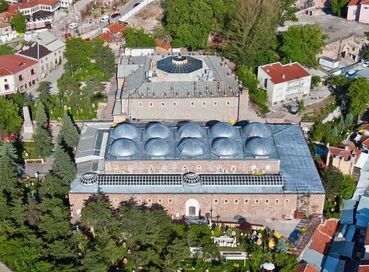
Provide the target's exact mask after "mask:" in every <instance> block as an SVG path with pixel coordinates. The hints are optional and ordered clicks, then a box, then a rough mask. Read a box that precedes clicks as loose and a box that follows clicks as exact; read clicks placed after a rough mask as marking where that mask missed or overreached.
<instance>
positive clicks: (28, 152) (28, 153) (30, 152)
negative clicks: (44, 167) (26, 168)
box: [22, 142, 41, 160]
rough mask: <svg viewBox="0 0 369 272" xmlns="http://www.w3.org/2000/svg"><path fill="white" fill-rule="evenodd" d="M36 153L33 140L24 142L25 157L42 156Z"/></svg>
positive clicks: (34, 157)
mask: <svg viewBox="0 0 369 272" xmlns="http://www.w3.org/2000/svg"><path fill="white" fill-rule="evenodd" d="M36 154H37V152H36V148H35V144H34V143H33V142H27V143H23V153H22V157H23V159H25V160H26V159H41V157H38V156H37V155H36Z"/></svg>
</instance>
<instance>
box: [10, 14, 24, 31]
mask: <svg viewBox="0 0 369 272" xmlns="http://www.w3.org/2000/svg"><path fill="white" fill-rule="evenodd" d="M10 24H11V26H12V27H13V28H14V29H15V31H17V32H18V33H24V32H26V30H27V26H26V17H25V16H24V15H23V14H22V13H20V12H18V13H17V14H16V15H15V16H14V17H13V18H12V19H11V20H10Z"/></svg>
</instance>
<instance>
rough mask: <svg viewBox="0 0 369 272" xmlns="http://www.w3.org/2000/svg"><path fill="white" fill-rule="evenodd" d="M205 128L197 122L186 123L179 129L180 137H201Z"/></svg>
mask: <svg viewBox="0 0 369 272" xmlns="http://www.w3.org/2000/svg"><path fill="white" fill-rule="evenodd" d="M205 133H206V132H205V129H204V128H203V127H202V126H200V125H199V124H197V123H186V124H184V125H182V126H181V127H180V128H179V129H178V135H179V138H181V139H183V138H201V137H202V136H203V135H205Z"/></svg>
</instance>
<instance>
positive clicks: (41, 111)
mask: <svg viewBox="0 0 369 272" xmlns="http://www.w3.org/2000/svg"><path fill="white" fill-rule="evenodd" d="M35 121H36V123H37V126H38V127H41V128H45V127H47V123H48V121H49V120H48V118H47V115H46V111H45V106H44V104H43V103H42V102H38V103H37V104H36V113H35Z"/></svg>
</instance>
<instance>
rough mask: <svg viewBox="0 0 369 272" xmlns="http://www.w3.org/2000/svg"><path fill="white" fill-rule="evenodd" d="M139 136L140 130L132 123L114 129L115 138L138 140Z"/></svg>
mask: <svg viewBox="0 0 369 272" xmlns="http://www.w3.org/2000/svg"><path fill="white" fill-rule="evenodd" d="M138 136H139V130H138V129H137V128H136V127H135V126H134V125H132V124H130V123H121V124H119V125H117V126H116V127H115V128H114V129H113V137H114V138H115V139H118V138H127V139H136V138H138Z"/></svg>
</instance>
